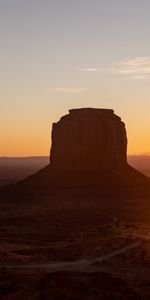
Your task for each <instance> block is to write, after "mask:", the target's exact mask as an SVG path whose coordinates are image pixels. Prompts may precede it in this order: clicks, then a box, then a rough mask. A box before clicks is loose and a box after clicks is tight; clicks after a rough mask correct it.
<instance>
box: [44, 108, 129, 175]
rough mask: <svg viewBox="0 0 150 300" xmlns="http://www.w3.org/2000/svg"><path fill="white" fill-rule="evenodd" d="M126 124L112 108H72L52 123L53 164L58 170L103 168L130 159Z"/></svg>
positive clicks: (93, 169) (51, 155)
mask: <svg viewBox="0 0 150 300" xmlns="http://www.w3.org/2000/svg"><path fill="white" fill-rule="evenodd" d="M126 150H127V137H126V130H125V125H124V123H123V122H122V121H121V119H120V118H119V117H118V116H116V115H115V114H114V112H113V110H111V109H93V108H81V109H72V110H70V111H69V114H68V115H66V116H64V117H62V118H61V119H60V121H59V122H57V123H54V124H53V129H52V148H51V154H50V163H51V166H52V168H53V169H55V170H71V171H73V170H80V171H86V170H89V171H100V170H111V169H112V168H113V169H114V168H115V169H116V168H118V167H120V166H122V165H124V164H126V162H127V156H126Z"/></svg>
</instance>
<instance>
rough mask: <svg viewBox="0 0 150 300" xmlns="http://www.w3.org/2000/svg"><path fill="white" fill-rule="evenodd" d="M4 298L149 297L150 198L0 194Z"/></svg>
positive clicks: (67, 192) (0, 291)
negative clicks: (4, 195)
mask: <svg viewBox="0 0 150 300" xmlns="http://www.w3.org/2000/svg"><path fill="white" fill-rule="evenodd" d="M0 219H1V225H0V239H1V247H0V268H1V272H0V299H1V300H6V299H9V300H10V299H11V300H20V299H29V300H30V299H32V300H33V299H35V300H36V299H37V300H38V299H42V300H43V299H64V300H65V299H74V300H75V299H82V300H85V299H86V300H87V299H90V300H91V299H92V300H93V299H114V300H116V299H150V200H149V199H142V198H129V197H128V198H125V197H123V196H122V197H114V198H105V197H101V196H99V192H98V191H97V190H96V189H92V188H91V189H88V190H87V188H86V189H84V188H82V189H81V188H76V189H63V188H61V189H57V190H49V192H46V193H45V194H44V193H43V192H38V193H33V194H32V195H31V194H29V195H28V194H26V195H21V194H17V195H16V197H14V196H13V197H12V198H11V197H10V196H9V197H8V198H5V197H3V196H2V197H1V201H0Z"/></svg>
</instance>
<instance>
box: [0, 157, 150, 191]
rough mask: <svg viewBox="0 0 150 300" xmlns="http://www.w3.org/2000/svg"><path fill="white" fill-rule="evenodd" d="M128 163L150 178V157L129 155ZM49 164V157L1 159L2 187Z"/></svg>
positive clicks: (0, 178) (0, 182)
mask: <svg viewBox="0 0 150 300" xmlns="http://www.w3.org/2000/svg"><path fill="white" fill-rule="evenodd" d="M128 163H129V164H130V165H131V166H133V167H134V168H135V169H137V170H139V171H141V172H142V173H143V174H145V175H147V176H149V177H150V155H129V156H128ZM48 164H49V157H48V156H31V157H0V186H2V185H5V184H8V183H13V182H17V181H18V180H21V179H23V178H25V177H27V176H29V175H31V174H34V173H36V172H37V171H38V170H39V169H41V168H43V167H44V166H46V165H48Z"/></svg>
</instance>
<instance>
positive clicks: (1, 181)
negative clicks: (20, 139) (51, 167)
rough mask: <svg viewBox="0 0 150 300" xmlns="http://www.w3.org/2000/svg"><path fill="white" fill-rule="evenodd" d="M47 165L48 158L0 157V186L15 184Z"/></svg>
mask: <svg viewBox="0 0 150 300" xmlns="http://www.w3.org/2000/svg"><path fill="white" fill-rule="evenodd" d="M48 164H49V157H48V156H33V157H0V186H2V185H5V184H9V183H15V182H17V181H18V180H21V179H23V178H25V177H27V176H29V175H31V174H34V173H36V172H37V171H38V170H39V169H41V168H43V167H44V166H46V165H48Z"/></svg>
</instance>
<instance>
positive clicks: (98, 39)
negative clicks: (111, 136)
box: [0, 0, 150, 156]
mask: <svg viewBox="0 0 150 300" xmlns="http://www.w3.org/2000/svg"><path fill="white" fill-rule="evenodd" d="M149 12H150V1H149V0H126V1H124V0H0V53H1V54H0V156H32V155H49V150H50V144H51V138H50V137H51V126H52V123H53V122H56V121H58V120H59V119H60V117H61V116H62V115H64V114H67V112H68V109H70V108H78V107H99V108H113V109H114V110H115V113H116V114H117V115H119V116H121V118H122V120H123V121H124V122H125V124H126V128H127V132H128V154H141V153H142V154H144V153H146V154H147V153H150V117H149V115H150V38H149V37H150V17H149Z"/></svg>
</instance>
